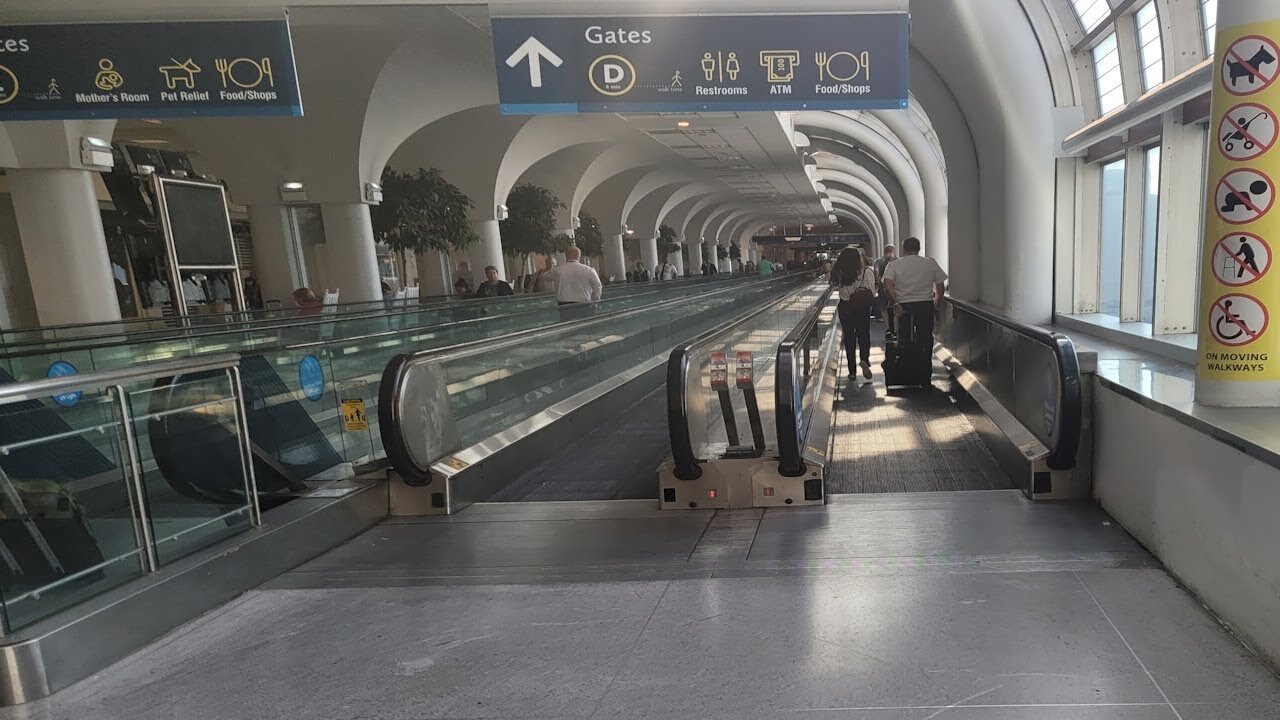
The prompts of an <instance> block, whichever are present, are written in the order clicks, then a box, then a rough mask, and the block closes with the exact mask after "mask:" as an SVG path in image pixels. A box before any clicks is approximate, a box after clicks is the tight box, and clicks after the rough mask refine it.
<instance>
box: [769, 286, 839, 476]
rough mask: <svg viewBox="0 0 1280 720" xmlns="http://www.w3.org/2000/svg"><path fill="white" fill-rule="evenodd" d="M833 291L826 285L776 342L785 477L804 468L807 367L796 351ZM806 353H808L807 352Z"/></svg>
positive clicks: (780, 446) (776, 403)
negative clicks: (788, 330) (783, 336)
mask: <svg viewBox="0 0 1280 720" xmlns="http://www.w3.org/2000/svg"><path fill="white" fill-rule="evenodd" d="M834 291H835V286H830V287H828V288H827V289H826V291H825V292H824V293H822V297H821V298H819V300H818V302H816V303H814V305H813V307H811V308H809V312H808V313H806V314H805V316H804V319H803V320H801V321H800V324H799V325H796V326H795V328H794V329H792V331H791V332H789V333H787V336H786V337H785V338H783V339H782V342H781V343H778V357H777V362H776V365H775V367H776V370H775V372H776V373H777V380H776V381H775V382H774V384H773V393H774V412H775V413H777V423H776V425H777V430H778V460H779V462H778V472H779V473H780V474H781V475H783V476H784V477H799V476H801V475H803V474H804V473H805V470H806V467H805V464H804V458H803V457H802V456H801V450H800V449H801V448H802V447H804V438H803V437H802V433H803V432H804V428H803V427H801V423H800V414H801V413H802V412H803V411H804V408H803V403H802V402H801V398H802V397H804V389H805V379H806V378H807V377H808V375H809V367H808V363H807V362H806V363H805V367H804V368H803V370H802V369H801V368H800V363H799V358H798V357H797V352H796V351H797V349H801V348H805V347H807V346H808V344H809V337H810V336H811V335H812V334H813V330H814V328H816V327H817V326H818V320H819V319H820V318H821V317H822V312H823V310H825V309H826V308H827V305H828V304H829V303H830V301H831V293H832V292H834ZM805 356H806V357H807V353H806V354H805Z"/></svg>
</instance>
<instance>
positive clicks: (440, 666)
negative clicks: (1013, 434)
mask: <svg viewBox="0 0 1280 720" xmlns="http://www.w3.org/2000/svg"><path fill="white" fill-rule="evenodd" d="M20 717H21V718H44V719H47V720H63V719H66V720H70V719H71V718H77V719H78V718H86V717H92V718H95V720H117V719H119V720H124V719H125V718H128V719H130V720H132V719H134V718H166V719H169V718H182V719H184V720H185V719H191V720H204V719H205V718H209V719H213V718H218V719H219V720H221V719H223V718H241V717H246V718H247V717H252V718H267V719H271V718H280V719H283V718H300V717H323V718H327V719H332V720H355V719H356V718H367V719H374V720H426V719H427V718H433V719H446V718H469V719H472V720H478V719H480V718H494V719H515V718H526V719H527V718H641V717H643V718H670V719H672V720H674V719H675V718H680V719H682V720H684V719H687V718H691V717H692V718H711V719H713V720H716V719H720V718H725V719H729V718H734V719H740V718H766V719H769V720H774V719H777V720H781V719H783V718H786V719H788V720H796V719H797V718H805V719H809V718H817V719H821V720H827V719H834V718H868V719H871V720H907V719H911V720H932V719H934V718H942V720H954V719H956V718H960V719H962V720H980V719H981V720H987V719H991V718H994V719H996V720H1010V719H1018V720H1021V719H1024V718H1025V719H1028V720H1029V719H1031V718H1035V719H1037V720H1040V719H1043V718H1049V719H1050V720H1058V719H1062V720H1066V719H1068V718H1070V719H1072V720H1074V719H1076V718H1091V719H1095V720H1135V719H1137V720H1148V719H1150V720H1179V719H1181V720H1210V719H1212V720H1257V719H1260V718H1271V717H1280V680H1277V678H1276V677H1275V676H1274V675H1273V674H1272V673H1271V672H1270V671H1269V670H1268V669H1267V668H1266V667H1265V666H1264V665H1263V664H1262V663H1261V662H1259V661H1258V660H1257V659H1255V658H1254V657H1253V656H1251V655H1250V654H1249V652H1248V651H1247V650H1246V649H1245V648H1244V647H1243V646H1242V645H1240V644H1239V643H1237V642H1236V641H1235V640H1234V639H1233V638H1232V637H1231V636H1230V635H1228V634H1227V633H1226V632H1225V631H1223V629H1222V628H1221V627H1220V626H1219V625H1218V624H1217V623H1216V622H1215V620H1214V619H1213V618H1212V617H1211V616H1210V615H1209V614H1208V613H1206V612H1205V611H1204V610H1203V609H1202V608H1201V606H1200V605H1199V604H1198V603H1197V602H1196V601H1195V599H1194V598H1192V597H1191V596H1190V595H1188V594H1187V593H1186V592H1185V591H1183V590H1182V589H1181V588H1180V587H1179V586H1178V585H1177V584H1176V583H1175V582H1174V581H1173V580H1172V579H1171V578H1170V577H1169V576H1168V575H1167V574H1166V573H1165V572H1164V571H1163V570H1161V569H1160V567H1159V565H1158V563H1156V562H1155V561H1154V559H1153V558H1152V557H1151V556H1150V555H1149V554H1147V553H1146V551H1144V550H1143V549H1142V548H1141V547H1140V546H1139V545H1138V544H1137V543H1136V542H1135V541H1134V540H1132V539H1131V538H1130V537H1129V536H1128V535H1127V534H1126V533H1125V532H1124V531H1123V530H1121V529H1120V528H1119V527H1118V526H1116V525H1114V524H1112V523H1111V522H1110V520H1109V519H1108V518H1107V516H1106V515H1105V514H1104V513H1102V512H1101V511H1100V510H1099V509H1098V508H1097V507H1096V506H1095V505H1092V504H1090V503H1045V504H1033V503H1031V502H1029V501H1027V500H1025V499H1024V498H1023V497H1022V496H1021V495H1020V494H1019V493H1018V492H1017V491H978V492H935V493H927V494H911V495H906V494H867V495H842V496H836V497H834V498H833V503H832V504H831V505H829V506H827V507H825V508H786V509H781V510H776V511H775V510H770V511H767V512H766V511H760V510H749V511H732V512H726V511H721V512H716V511H687V512H666V513H664V512H660V511H658V510H656V509H655V508H654V503H653V501H615V502H581V503H555V502H550V503H545V502H544V503H492V504H483V505H477V506H474V507H472V508H470V509H469V510H467V511H466V512H464V513H462V514H460V515H457V516H453V517H446V518H430V519H413V520H396V521H388V522H386V523H384V524H382V525H380V526H378V527H375V528H373V529H371V530H370V531H368V532H366V533H364V534H363V535H361V536H359V537H357V538H355V539H354V540H352V541H351V542H349V543H347V544H346V545H344V546H342V547H339V548H337V549H335V550H333V551H332V552H330V553H327V554H325V555H323V556H321V557H319V558H317V559H315V560H314V561H312V562H310V563H307V564H306V565H303V566H302V567H300V568H298V569H297V570H295V571H293V572H290V573H287V574H285V575H283V576H281V577H280V578H277V579H276V580H275V581H274V582H272V583H270V584H268V585H266V586H264V587H262V588H261V589H259V590H257V591H254V592H250V593H247V594H245V595H244V596H242V597H241V598H239V599H238V600H236V601H235V602H233V603H231V604H229V605H227V606H225V607H224V608H222V609H220V610H218V611H216V612H213V613H210V614H209V615H207V616H205V617H203V618H201V619H199V620H198V621H195V622H193V623H190V624H188V625H186V626H185V627H183V628H182V629H180V630H178V631H176V632H174V633H171V634H170V635H168V636H167V637H165V638H163V639H161V640H160V641H158V642H156V643H154V644H152V645H151V646H150V647H148V648H146V649H144V650H142V651H140V652H138V653H136V654H135V655H133V656H131V657H130V658H128V659H126V660H125V661H123V662H121V663H118V664H117V665H115V666H113V667H112V668H109V669H108V670H107V671H105V672H103V673H100V674H99V675H97V676H95V677H93V678H91V679H89V680H86V681H84V682H82V683H79V684H78V685H76V686H73V687H72V688H69V689H68V690H66V691H64V692H62V693H60V694H58V695H57V696H55V697H54V698H52V699H49V700H44V701H40V702H37V703H34V704H32V705H29V706H26V707H24V708H22V709H21V710H10V711H4V712H0V718H4V719H5V720H10V719H12V720H16V719H17V718H20Z"/></svg>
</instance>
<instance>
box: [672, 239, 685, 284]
mask: <svg viewBox="0 0 1280 720" xmlns="http://www.w3.org/2000/svg"><path fill="white" fill-rule="evenodd" d="M681 247H683V244H681ZM671 264H672V265H675V266H676V276H677V277H684V252H683V251H681V250H676V251H675V252H674V253H672V254H671Z"/></svg>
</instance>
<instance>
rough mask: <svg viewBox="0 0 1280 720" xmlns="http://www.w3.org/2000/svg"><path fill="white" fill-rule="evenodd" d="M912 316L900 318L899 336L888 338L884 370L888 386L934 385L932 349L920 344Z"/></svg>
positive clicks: (885, 344) (886, 338) (882, 365)
mask: <svg viewBox="0 0 1280 720" xmlns="http://www.w3.org/2000/svg"><path fill="white" fill-rule="evenodd" d="M915 329H916V328H915V326H914V324H912V323H911V322H910V317H909V316H907V315H903V316H902V317H900V318H898V331H899V334H898V335H885V341H884V362H882V363H881V364H880V368H881V370H883V371H884V384H885V386H886V387H929V386H930V385H932V384H933V347H932V343H931V342H919V341H918V339H917V338H916V333H915Z"/></svg>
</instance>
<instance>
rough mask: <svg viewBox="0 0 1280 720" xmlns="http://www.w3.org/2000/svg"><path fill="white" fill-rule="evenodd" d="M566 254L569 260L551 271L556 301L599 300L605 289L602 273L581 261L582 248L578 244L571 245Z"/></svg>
mask: <svg viewBox="0 0 1280 720" xmlns="http://www.w3.org/2000/svg"><path fill="white" fill-rule="evenodd" d="M564 254H565V259H566V260H567V261H568V262H566V263H565V264H564V265H560V266H558V267H556V268H555V269H553V270H552V271H551V280H552V281H553V282H554V283H555V286H556V302H558V303H559V304H561V305H570V304H573V303H592V302H598V301H599V300H600V296H601V294H602V293H603V291H604V285H603V284H602V283H601V282H600V275H599V274H598V273H596V271H595V269H594V268H590V267H587V266H586V265H583V264H582V263H581V262H580V260H581V259H582V250H581V249H580V248H578V247H577V246H576V245H571V246H569V249H568V250H565V253H564Z"/></svg>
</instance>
